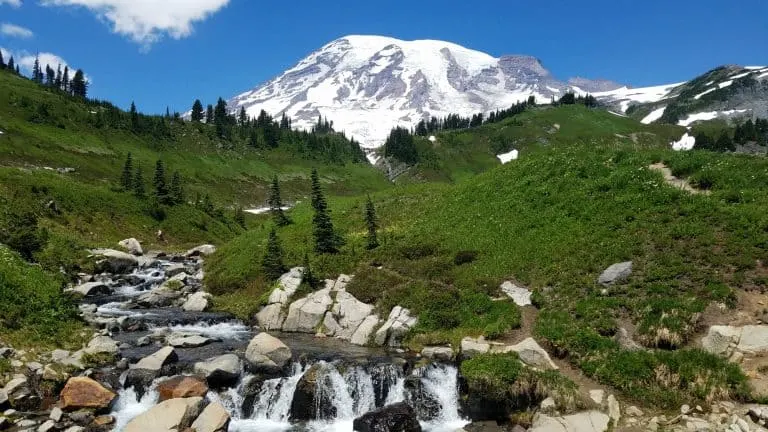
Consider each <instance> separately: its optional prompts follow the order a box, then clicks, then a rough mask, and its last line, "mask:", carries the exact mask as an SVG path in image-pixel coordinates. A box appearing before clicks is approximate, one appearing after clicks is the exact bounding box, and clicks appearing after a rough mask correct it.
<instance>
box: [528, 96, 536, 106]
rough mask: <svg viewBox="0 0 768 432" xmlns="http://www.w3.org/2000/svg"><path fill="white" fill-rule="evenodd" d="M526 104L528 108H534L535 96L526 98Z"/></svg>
mask: <svg viewBox="0 0 768 432" xmlns="http://www.w3.org/2000/svg"><path fill="white" fill-rule="evenodd" d="M527 104H528V106H531V107H534V106H536V96H534V95H530V96H528V102H527Z"/></svg>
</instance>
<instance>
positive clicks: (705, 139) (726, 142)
mask: <svg viewBox="0 0 768 432" xmlns="http://www.w3.org/2000/svg"><path fill="white" fill-rule="evenodd" d="M694 138H695V139H696V145H695V147H694V148H695V149H697V150H709V151H716V152H728V151H736V146H737V145H745V144H749V143H755V144H757V145H760V146H768V119H761V118H758V119H755V120H754V121H753V120H752V119H748V120H747V121H745V122H743V123H737V124H736V126H734V127H733V128H726V129H723V130H722V131H721V132H720V134H719V135H718V136H717V138H715V137H713V136H711V135H710V134H708V133H705V132H702V131H699V132H697V133H696V134H694Z"/></svg>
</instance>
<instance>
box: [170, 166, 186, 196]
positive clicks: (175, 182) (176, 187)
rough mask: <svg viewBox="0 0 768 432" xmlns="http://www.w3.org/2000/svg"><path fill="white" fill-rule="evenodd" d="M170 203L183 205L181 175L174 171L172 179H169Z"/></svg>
mask: <svg viewBox="0 0 768 432" xmlns="http://www.w3.org/2000/svg"><path fill="white" fill-rule="evenodd" d="M171 201H173V203H174V204H183V203H184V187H183V186H182V184H181V174H179V172H178V171H174V172H173V177H171Z"/></svg>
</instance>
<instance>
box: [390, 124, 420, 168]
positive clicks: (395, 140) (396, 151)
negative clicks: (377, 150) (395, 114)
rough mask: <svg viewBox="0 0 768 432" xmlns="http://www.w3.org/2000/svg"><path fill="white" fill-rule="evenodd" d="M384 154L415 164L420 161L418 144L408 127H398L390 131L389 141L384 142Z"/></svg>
mask: <svg viewBox="0 0 768 432" xmlns="http://www.w3.org/2000/svg"><path fill="white" fill-rule="evenodd" d="M384 156H385V157H394V158H395V159H398V160H400V161H401V162H405V163H407V164H411V165H412V164H415V163H416V162H418V161H419V153H418V150H417V149H416V144H415V143H414V142H413V136H412V135H411V132H410V131H409V130H408V129H405V128H402V127H396V128H394V129H392V132H390V133H389V137H387V141H386V142H385V143H384Z"/></svg>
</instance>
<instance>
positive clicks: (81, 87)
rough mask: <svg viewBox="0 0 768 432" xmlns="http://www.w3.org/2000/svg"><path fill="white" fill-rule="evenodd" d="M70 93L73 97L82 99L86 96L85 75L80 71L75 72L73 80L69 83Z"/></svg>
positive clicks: (86, 84)
mask: <svg viewBox="0 0 768 432" xmlns="http://www.w3.org/2000/svg"><path fill="white" fill-rule="evenodd" d="M70 91H71V92H72V94H73V95H74V96H78V97H81V98H84V97H85V96H86V95H87V94H88V83H87V82H85V74H84V73H83V70H82V69H78V70H77V72H75V76H74V78H72V82H71V83H70Z"/></svg>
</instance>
